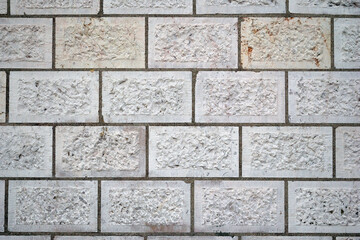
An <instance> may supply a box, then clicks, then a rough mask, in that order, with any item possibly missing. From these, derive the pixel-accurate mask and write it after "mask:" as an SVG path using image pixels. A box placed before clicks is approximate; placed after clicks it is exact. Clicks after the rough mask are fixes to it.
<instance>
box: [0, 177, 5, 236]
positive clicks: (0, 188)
mask: <svg viewBox="0 0 360 240" xmlns="http://www.w3.org/2000/svg"><path fill="white" fill-rule="evenodd" d="M4 223H5V181H0V232H3V231H4ZM0 237H1V236H0ZM0 239H1V238H0ZM4 240H5V239H4Z"/></svg>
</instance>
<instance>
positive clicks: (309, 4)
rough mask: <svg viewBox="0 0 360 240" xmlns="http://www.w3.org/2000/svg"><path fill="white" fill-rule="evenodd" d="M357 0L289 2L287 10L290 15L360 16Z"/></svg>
mask: <svg viewBox="0 0 360 240" xmlns="http://www.w3.org/2000/svg"><path fill="white" fill-rule="evenodd" d="M359 3H360V2H359V1H358V0H290V2H289V10H290V12H292V13H310V14H336V15H354V14H360V5H359Z"/></svg>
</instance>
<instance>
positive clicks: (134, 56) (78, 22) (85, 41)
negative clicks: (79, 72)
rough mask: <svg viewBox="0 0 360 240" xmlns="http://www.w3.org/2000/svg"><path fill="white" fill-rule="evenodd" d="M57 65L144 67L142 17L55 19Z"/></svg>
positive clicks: (66, 66) (74, 66)
mask: <svg viewBox="0 0 360 240" xmlns="http://www.w3.org/2000/svg"><path fill="white" fill-rule="evenodd" d="M55 62H56V67H57V68H144V67H145V18H143V17H142V18H140V17H139V18H135V17H130V18H117V17H114V18H57V19H56V61H55Z"/></svg>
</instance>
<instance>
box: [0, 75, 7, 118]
mask: <svg viewBox="0 0 360 240" xmlns="http://www.w3.org/2000/svg"><path fill="white" fill-rule="evenodd" d="M5 113H6V73H5V72H0V122H5V118H6V114H5Z"/></svg>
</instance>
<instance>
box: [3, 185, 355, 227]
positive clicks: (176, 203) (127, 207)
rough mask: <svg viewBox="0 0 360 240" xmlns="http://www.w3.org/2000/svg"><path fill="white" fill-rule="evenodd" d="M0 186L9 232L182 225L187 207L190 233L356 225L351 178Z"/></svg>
mask: <svg viewBox="0 0 360 240" xmlns="http://www.w3.org/2000/svg"><path fill="white" fill-rule="evenodd" d="M4 185H5V184H4V182H3V181H0V203H1V204H3V203H4V200H3V199H1V198H3V197H4ZM100 187H101V188H100ZM192 189H193V190H192ZM8 191H9V200H8V203H9V204H8V224H7V227H8V230H9V231H10V232H97V231H98V230H99V231H101V232H139V233H140V232H172V233H175V232H190V229H191V225H192V223H191V216H192V214H194V215H193V216H194V222H193V224H194V231H195V232H226V233H243V232H246V233H251V232H263V233H264V232H267V233H283V232H284V231H285V222H286V221H287V222H288V227H289V232H290V233H358V230H359V202H360V199H359V192H360V182H358V181H326V182H321V181H311V182H308V181H294V182H293V181H290V182H288V183H287V185H285V184H284V182H283V181H195V183H194V185H192V184H190V183H185V182H182V181H101V182H98V181H55V180H53V181H12V180H10V181H9V183H8ZM192 191H194V192H193V193H192ZM285 192H287V196H288V197H287V198H288V199H287V200H288V205H287V207H288V209H285V200H286V199H285V198H286V197H285ZM98 194H101V197H100V195H98ZM192 194H193V199H194V200H193V202H192V200H191V197H190V196H191V195H192ZM100 199H101V200H100ZM98 208H101V209H99V210H100V211H99V212H98ZM3 209H4V208H3V207H0V210H3ZM34 209H37V211H34ZM285 213H287V214H288V216H289V217H288V218H286V216H285V215H286V214H285ZM3 214H4V213H3V212H2V213H1V212H0V216H1V218H0V223H1V222H3V218H2V216H3ZM98 214H100V216H98ZM98 219H101V222H100V229H98ZM2 225H3V224H1V225H0V226H2Z"/></svg>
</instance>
